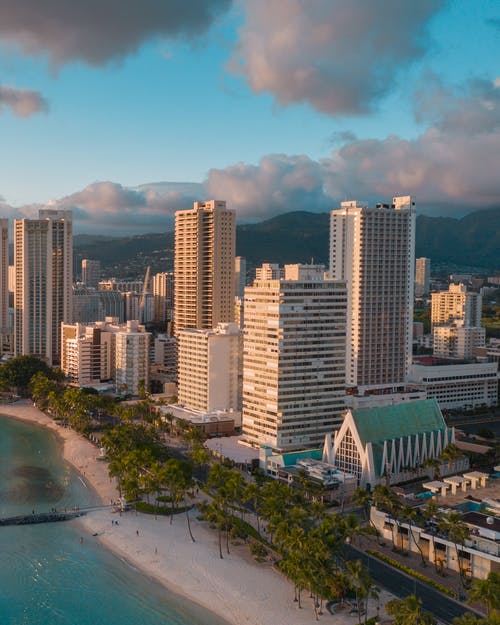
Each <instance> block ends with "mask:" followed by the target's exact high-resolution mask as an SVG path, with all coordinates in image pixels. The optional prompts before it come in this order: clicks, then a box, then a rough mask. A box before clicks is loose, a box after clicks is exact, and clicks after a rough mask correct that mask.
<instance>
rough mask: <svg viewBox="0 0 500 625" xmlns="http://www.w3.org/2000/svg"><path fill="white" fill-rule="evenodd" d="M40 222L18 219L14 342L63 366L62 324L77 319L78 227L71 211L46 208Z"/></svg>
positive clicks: (24, 351) (18, 347) (24, 350)
mask: <svg viewBox="0 0 500 625" xmlns="http://www.w3.org/2000/svg"><path fill="white" fill-rule="evenodd" d="M38 217H39V218H38V219H15V220H14V266H15V276H16V284H15V292H14V344H15V354H16V355H17V356H19V355H24V354H29V355H32V356H37V357H39V358H42V359H44V360H45V361H46V362H47V363H48V364H49V365H52V364H53V363H58V362H59V359H60V349H61V322H63V321H64V322H66V323H67V322H70V321H71V320H72V319H71V317H72V312H73V311H72V297H73V291H72V286H73V228H72V215H71V211H66V210H52V209H45V210H40V211H39V215H38Z"/></svg>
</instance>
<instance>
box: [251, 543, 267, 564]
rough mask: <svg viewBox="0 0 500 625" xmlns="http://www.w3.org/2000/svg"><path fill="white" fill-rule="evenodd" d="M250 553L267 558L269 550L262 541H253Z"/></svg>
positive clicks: (258, 557) (255, 556)
mask: <svg viewBox="0 0 500 625" xmlns="http://www.w3.org/2000/svg"><path fill="white" fill-rule="evenodd" d="M250 553H251V554H252V555H253V557H254V558H256V559H258V560H259V559H260V560H263V559H264V558H267V556H268V553H269V552H268V550H267V549H266V548H265V547H264V545H263V544H262V543H258V542H252V543H250Z"/></svg>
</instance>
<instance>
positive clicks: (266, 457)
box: [259, 446, 358, 501]
mask: <svg viewBox="0 0 500 625" xmlns="http://www.w3.org/2000/svg"><path fill="white" fill-rule="evenodd" d="M259 467H260V469H261V470H262V471H264V472H265V473H266V475H269V476H270V477H273V478H275V479H279V480H281V481H284V482H287V483H288V484H290V485H294V484H297V483H299V482H304V481H305V482H306V483H308V484H309V486H310V487H311V493H317V494H318V496H321V498H322V499H323V500H326V501H334V500H336V501H345V500H349V499H350V498H351V496H352V494H353V492H354V491H355V490H356V487H357V484H358V480H357V478H356V476H355V475H353V474H352V473H345V472H344V471H340V470H339V469H338V468H336V467H334V466H333V465H332V464H330V463H328V462H324V460H323V450H322V449H308V450H304V451H295V452H288V453H283V454H276V453H273V450H272V449H271V447H268V446H263V447H261V448H260V454H259Z"/></svg>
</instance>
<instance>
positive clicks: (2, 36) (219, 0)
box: [0, 0, 231, 65]
mask: <svg viewBox="0 0 500 625" xmlns="http://www.w3.org/2000/svg"><path fill="white" fill-rule="evenodd" d="M230 3H231V0H189V1H188V2H186V0H140V2H138V1H137V0H85V2H78V1H74V2H68V0H44V2H40V1H39V0H2V2H0V42H2V43H4V44H10V45H12V46H14V47H15V48H18V49H20V50H21V51H23V52H24V53H26V54H29V55H36V56H37V55H47V56H48V58H49V59H50V61H51V63H53V64H54V65H62V64H64V63H67V62H68V61H74V60H81V61H84V62H85V63H88V64H89V65H102V64H104V63H107V62H108V61H111V60H116V59H121V58H123V57H125V56H126V55H128V54H131V53H133V52H135V51H137V50H138V48H139V47H140V46H141V45H142V44H143V43H144V42H145V41H147V40H149V39H151V38H152V37H156V36H164V37H169V38H189V37H191V36H195V35H200V34H202V33H203V32H205V31H206V30H207V29H208V28H209V27H210V25H211V24H212V22H213V21H214V20H215V19H216V17H217V16H218V15H219V14H221V13H222V12H224V11H225V10H227V9H228V7H229V5H230Z"/></svg>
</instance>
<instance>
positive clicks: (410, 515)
mask: <svg viewBox="0 0 500 625" xmlns="http://www.w3.org/2000/svg"><path fill="white" fill-rule="evenodd" d="M401 515H402V517H403V519H404V520H405V521H406V522H407V523H408V531H409V538H410V539H411V540H412V541H413V543H414V545H415V546H416V547H417V549H418V552H419V554H420V558H421V559H422V566H424V567H425V566H427V564H426V562H425V558H424V553H423V551H422V547H421V546H420V540H415V535H414V534H413V529H412V525H413V521H414V520H415V519H416V518H417V517H418V512H417V510H415V508H412V507H411V506H409V505H406V506H403V508H402V510H401ZM409 552H410V540H408V553H409Z"/></svg>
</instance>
